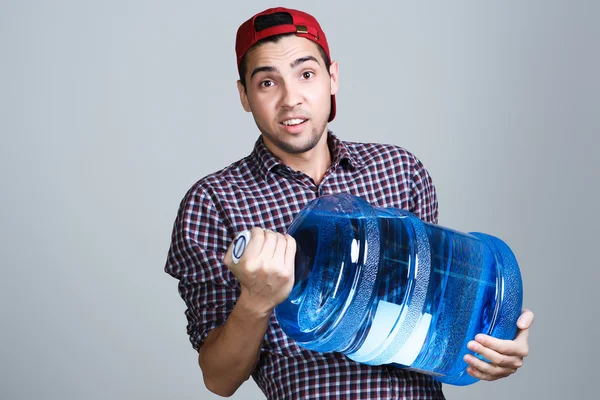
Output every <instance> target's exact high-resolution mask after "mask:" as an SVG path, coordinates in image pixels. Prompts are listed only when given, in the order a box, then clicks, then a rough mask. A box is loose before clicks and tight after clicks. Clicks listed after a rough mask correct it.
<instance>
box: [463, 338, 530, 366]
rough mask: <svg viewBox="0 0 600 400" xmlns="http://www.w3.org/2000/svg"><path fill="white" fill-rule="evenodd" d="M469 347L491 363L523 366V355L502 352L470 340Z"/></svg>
mask: <svg viewBox="0 0 600 400" xmlns="http://www.w3.org/2000/svg"><path fill="white" fill-rule="evenodd" d="M467 347H468V348H469V350H471V351H474V352H475V353H477V354H479V355H481V356H482V357H483V358H485V359H486V360H488V361H489V362H490V363H492V364H494V365H497V366H499V367H504V368H512V369H517V368H520V367H521V366H523V357H521V356H517V355H506V354H501V353H498V352H497V351H494V350H492V349H490V348H487V347H484V346H482V345H481V344H479V343H477V342H475V341H471V342H469V343H468V344H467ZM473 358H476V357H473ZM482 362H483V361H482Z"/></svg>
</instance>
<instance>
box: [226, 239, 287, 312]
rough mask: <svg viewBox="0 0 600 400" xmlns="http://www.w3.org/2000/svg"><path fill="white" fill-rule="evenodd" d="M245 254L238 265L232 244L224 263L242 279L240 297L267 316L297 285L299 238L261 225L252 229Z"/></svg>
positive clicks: (254, 310)
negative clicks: (296, 262) (295, 258)
mask: <svg viewBox="0 0 600 400" xmlns="http://www.w3.org/2000/svg"><path fill="white" fill-rule="evenodd" d="M250 233H251V237H250V241H249V242H248V244H247V245H246V249H245V250H244V254H243V255H242V257H241V258H240V260H239V262H238V263H237V264H235V263H234V262H233V258H232V251H233V243H232V244H231V245H230V246H229V249H228V250H227V254H226V255H225V260H224V262H225V265H227V267H228V268H229V269H230V270H231V272H233V274H234V275H235V277H236V278H237V279H238V281H239V282H240V286H241V289H242V292H241V294H240V300H242V298H243V300H245V301H244V302H245V304H246V305H247V306H249V307H251V311H252V312H254V313H256V315H258V316H268V315H270V314H271V312H272V311H273V309H274V308H275V307H276V306H277V305H278V304H280V303H281V302H283V301H284V300H285V299H287V297H288V296H289V294H290V292H291V291H292V287H293V286H294V257H295V255H296V241H295V240H294V238H293V237H291V236H290V235H287V234H286V235H282V234H280V233H276V232H273V231H269V230H264V229H261V228H253V229H252V230H251V231H250Z"/></svg>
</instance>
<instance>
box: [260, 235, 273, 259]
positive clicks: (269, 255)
mask: <svg viewBox="0 0 600 400" xmlns="http://www.w3.org/2000/svg"><path fill="white" fill-rule="evenodd" d="M264 238H265V241H264V243H263V246H262V249H261V251H260V257H261V259H262V260H263V261H264V262H269V261H271V260H272V259H273V256H274V255H275V249H276V247H277V234H276V233H275V232H273V231H269V230H265V231H264Z"/></svg>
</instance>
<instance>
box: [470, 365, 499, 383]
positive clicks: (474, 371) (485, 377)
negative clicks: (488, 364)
mask: <svg viewBox="0 0 600 400" xmlns="http://www.w3.org/2000/svg"><path fill="white" fill-rule="evenodd" d="M467 373H468V374H469V375H471V376H472V377H474V378H477V379H480V380H482V381H495V380H498V379H500V378H504V377H506V376H508V375H510V374H508V375H504V376H496V375H491V374H487V373H485V372H482V371H480V370H478V369H477V368H475V367H468V368H467Z"/></svg>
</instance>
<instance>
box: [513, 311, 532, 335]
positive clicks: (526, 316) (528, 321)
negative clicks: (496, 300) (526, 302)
mask: <svg viewBox="0 0 600 400" xmlns="http://www.w3.org/2000/svg"><path fill="white" fill-rule="evenodd" d="M534 319H535V315H534V314H533V312H532V311H531V310H528V309H526V308H525V309H523V312H522V313H521V316H520V317H519V319H518V320H517V326H518V327H519V329H521V330H525V329H529V327H530V326H531V325H532V324H533V320H534Z"/></svg>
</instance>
